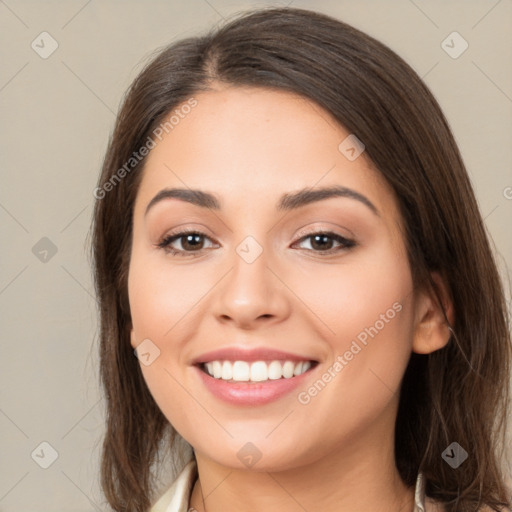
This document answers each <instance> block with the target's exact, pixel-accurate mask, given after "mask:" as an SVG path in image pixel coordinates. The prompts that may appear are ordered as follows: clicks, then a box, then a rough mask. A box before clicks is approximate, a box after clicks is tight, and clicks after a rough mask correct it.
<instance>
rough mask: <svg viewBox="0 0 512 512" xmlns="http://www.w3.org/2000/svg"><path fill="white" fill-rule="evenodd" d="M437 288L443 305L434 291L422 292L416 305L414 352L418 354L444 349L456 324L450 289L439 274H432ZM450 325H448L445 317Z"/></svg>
mask: <svg viewBox="0 0 512 512" xmlns="http://www.w3.org/2000/svg"><path fill="white" fill-rule="evenodd" d="M431 276H432V279H433V281H434V283H435V284H436V286H437V289H438V293H439V295H440V300H441V304H439V303H438V300H437V298H436V295H435V292H434V290H427V291H422V292H420V293H419V294H418V297H417V299H416V303H415V325H414V337H413V343H412V351H413V352H416V353H417V354H430V353H431V352H435V351H436V350H439V349H441V348H443V347H444V346H445V345H446V344H447V343H448V341H449V340H450V336H451V330H450V329H451V325H453V323H454V318H455V315H454V309H453V303H452V299H451V297H450V293H449V291H448V287H447V285H446V283H445V282H444V280H443V278H442V277H441V275H440V274H439V273H438V272H432V273H431ZM443 309H444V312H445V313H446V317H447V318H448V321H449V322H450V324H447V323H446V320H445V316H444V314H443Z"/></svg>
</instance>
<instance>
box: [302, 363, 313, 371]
mask: <svg viewBox="0 0 512 512" xmlns="http://www.w3.org/2000/svg"><path fill="white" fill-rule="evenodd" d="M310 368H311V361H306V362H305V363H303V364H302V373H306V372H307V371H308V370H309V369H310Z"/></svg>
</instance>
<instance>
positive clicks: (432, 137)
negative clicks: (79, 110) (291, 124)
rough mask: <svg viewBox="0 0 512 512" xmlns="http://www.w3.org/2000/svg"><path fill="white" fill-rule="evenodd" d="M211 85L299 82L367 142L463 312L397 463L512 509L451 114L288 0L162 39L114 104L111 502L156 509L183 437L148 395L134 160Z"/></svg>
mask: <svg viewBox="0 0 512 512" xmlns="http://www.w3.org/2000/svg"><path fill="white" fill-rule="evenodd" d="M214 81H217V82H222V83H227V84H231V85H235V86H236V85H244V86H255V87H265V88H276V89H279V90H286V91H291V92H294V93H298V94H300V95H302V96H303V97H306V98H308V99H310V100H313V101H314V102H316V103H317V104H318V105H320V106H321V107H323V108H324V109H326V110H327V111H328V112H330V113H331V114H332V115H333V116H334V118H335V119H337V120H338V121H339V123H340V124H341V125H342V126H344V127H345V128H346V129H347V130H348V131H349V132H350V133H354V134H356V136H357V137H358V138H359V139H360V140H361V141H363V143H364V145H365V147H366V155H367V156H368V157H369V158H370V159H371V161H372V162H373V164H374V165H375V167H376V168H377V169H378V170H379V171H380V172H381V173H382V175H383V176H384V177H385V178H386V180H387V181H388V183H389V184H390V185H391V186H392V188H393V189H394V191H395V193H396V196H397V198H398V202H399V208H400V211H401V215H402V217H403V220H404V224H405V226H406V230H405V238H406V240H405V241H406V244H407V248H408V256H409V262H410V265H411V270H412V273H413V278H414V284H415V287H417V288H419V287H427V288H428V289H430V290H431V291H432V292H433V293H435V294H436V295H437V296H438V297H439V295H438V293H437V289H436V286H435V283H434V282H433V281H432V279H431V277H430V272H432V271H434V270H435V271H438V272H440V274H441V275H442V276H443V277H444V279H445V281H446V283H447V285H448V288H449V290H450V294H451V297H452V299H453V304H454V310H455V323H454V325H452V326H451V327H452V329H453V335H452V337H451V339H450V341H449V343H448V344H447V345H446V347H444V348H443V349H441V350H438V351H436V352H434V353H432V354H428V355H420V354H412V355H411V359H410V362H409V365H408V367H407V370H406V372H405V375H404V378H403V381H402V386H401V394H400V403H399V410H398V415H397V419H396V430H395V441H396V442H395V458H396V465H397V468H398V470H399V472H400V475H401V477H402V478H403V480H404V482H405V483H406V484H407V485H413V484H414V482H415V480H416V477H417V475H418V472H419V471H421V472H423V474H424V476H425V479H426V493H427V495H428V496H431V497H433V498H435V499H437V500H439V501H441V502H444V503H445V506H446V510H447V511H450V512H452V511H453V512H455V511H474V510H477V509H478V507H481V506H483V505H487V506H489V507H491V508H492V509H493V510H500V509H501V507H504V506H510V496H509V495H508V494H507V493H508V490H507V488H506V485H505V476H504V472H505V471H504V467H503V464H502V462H501V461H500V456H501V450H502V449H503V446H504V442H505V435H506V412H507V406H508V403H509V379H510V360H511V353H512V351H511V343H510V332H509V319H508V315H507V310H506V303H505V299H504V291H503V288H502V286H503V285H502V283H501V281H500V277H499V274H498V271H497V265H496V262H495V259H494V255H493V252H492V250H491V248H490V243H489V240H488V238H487V236H486V230H485V227H484V224H483V221H482V217H481V215H480V213H479V210H478V207H477V202H476V200H475V195H474V192H473V189H472V186H471V183H470V180H469V178H468V174H467V172H466V170H465V167H464V164H463V161H462V158H461V155H460V153H459V150H458V148H457V145H456V143H455V141H454V138H453V136H452V133H451V131H450V128H449V126H448V123H447V121H446V119H445V117H444V115H443V113H442V112H441V109H440V107H439V105H438V103H437V102H436V100H435V99H434V97H433V95H432V94H431V93H430V92H429V90H428V89H427V87H426V86H425V85H424V83H423V82H422V81H421V79H420V78H419V77H418V76H417V74H416V73H415V72H414V71H413V70H412V69H411V67H409V66H408V65H407V64H406V63H405V62H404V61H403V60H402V59H401V58H400V57H398V56H397V55H396V54H395V53H394V52H393V51H391V50H390V49H389V48H387V47H386V46H385V45H383V44H382V43H380V42H378V41H376V40H375V39H373V38H372V37H370V36H368V35H366V34H364V33H362V32H360V31H359V30H357V29H355V28H353V27H351V26H349V25H347V24H345V23H342V22H340V21H338V20H336V19H334V18H331V17H328V16H326V15H323V14H319V13H316V12H312V11H307V10H302V9H292V8H269V9H261V10H257V11H252V12H249V13H244V14H242V15H239V16H237V17H236V18H235V19H232V20H230V21H229V23H227V24H225V25H224V26H222V27H220V28H215V29H212V30H211V31H210V32H209V33H208V34H206V35H204V36H201V37H194V38H188V39H184V40H180V41H178V42H175V43H173V44H171V45H170V46H168V47H166V48H165V49H163V50H161V51H159V52H158V54H157V55H156V57H154V58H153V59H152V61H151V62H150V63H149V64H147V65H146V67H145V68H144V69H143V71H142V72H141V73H140V74H139V76H138V77H137V78H136V79H135V81H134V82H133V84H132V85H131V87H130V89H129V90H128V92H127V94H126V96H125V98H124V102H123V105H122V107H121V110H120V112H119V114H118V116H117V122H116V125H115V128H114V132H113V135H112V137H111V139H110V142H109V147H108V150H107V152H106V156H105V160H104V163H103V169H102V172H101V176H100V178H99V182H98V188H97V189H96V190H95V197H96V198H97V200H96V204H95V212H94V222H93V247H92V251H93V258H94V272H95V284H96V291H97V296H98V302H99V314H100V333H99V338H100V358H101V380H102V385H103V387H104V392H105V395H106V404H107V430H106V434H105V438H104V443H103V456H102V466H101V483H102V488H103V491H104V494H105V496H106V498H107V500H108V502H109V503H110V505H111V506H112V507H113V509H114V510H119V511H120V510H123V511H137V512H142V511H145V510H147V509H148V508H149V506H150V504H151V503H152V501H153V500H154V499H155V496H154V482H153V481H152V478H153V474H152V470H153V469H155V464H156V463H157V462H158V457H159V454H160V453H161V449H162V447H163V446H171V447H173V446H174V445H175V442H176V440H177V438H179V435H178V434H177V433H176V431H175V430H174V429H173V427H172V425H169V423H168V422H167V420H166V419H165V417H164V416H163V414H162V413H161V411H160V410H159V408H158V407H157V405H156V403H155V401H154V400H153V398H152V396H151V394H150V392H149V390H148V388H147V386H146V384H145V381H144V379H143V377H142V373H141V370H140V366H139V362H138V361H137V359H136V357H134V354H133V350H132V348H131V345H130V338H129V330H130V326H131V324H130V322H131V319H130V309H129V304H128V295H127V273H128V266H129V263H130V247H131V237H132V215H133V205H134V200H135V196H136V194H137V189H138V184H139V182H140V176H141V171H142V168H143V166H144V162H145V158H141V159H140V161H137V162H135V163H134V161H133V160H130V159H133V154H134V153H135V152H138V150H139V149H140V148H141V147H142V146H144V145H145V144H146V143H147V141H148V137H150V136H151V134H152V133H154V130H155V128H156V127H158V126H159V124H160V123H161V122H162V121H163V120H164V118H165V117H166V116H167V115H169V113H170V112H172V111H173V109H175V108H177V107H178V106H179V105H181V104H183V103H184V102H187V100H189V99H190V98H191V97H193V95H194V93H198V92H199V91H207V90H208V87H209V85H210V84H211V83H213V82H214ZM127 162H131V164H130V166H129V167H127V166H126V163H127ZM123 166H124V167H123ZM122 168H124V170H125V172H121V171H120V169H122ZM445 316H446V315H445ZM453 441H456V442H457V443H459V444H460V445H461V446H462V447H463V448H464V449H465V450H466V451H468V452H469V457H468V459H467V460H466V461H465V462H464V463H463V464H462V465H461V466H460V467H458V468H457V470H454V469H452V468H451V467H450V466H449V465H448V464H447V463H446V462H445V461H444V460H443V458H442V457H441V454H442V452H443V451H444V450H445V449H446V447H447V446H448V445H450V444H451V443H452V442H453Z"/></svg>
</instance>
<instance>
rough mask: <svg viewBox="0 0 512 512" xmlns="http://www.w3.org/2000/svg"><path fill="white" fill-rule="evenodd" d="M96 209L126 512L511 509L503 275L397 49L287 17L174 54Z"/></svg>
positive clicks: (99, 281) (275, 13)
mask: <svg viewBox="0 0 512 512" xmlns="http://www.w3.org/2000/svg"><path fill="white" fill-rule="evenodd" d="M95 197H96V198H97V202H96V208H95V218H94V232H93V243H94V247H93V251H94V260H95V279H96V287H97V294H98V298H99V304H100V322H101V332H100V342H101V346H100V349H101V375H102V381H103V385H104V389H105V392H106V399H107V404H108V407H107V413H108V415H107V416H108V417H107V432H106V435H105V440H104V445H103V459H102V485H103V490H104V493H105V495H106V498H107V500H108V502H109V504H110V505H111V506H112V508H113V509H114V510H123V511H146V510H152V511H154V512H157V511H167V512H172V511H175V510H187V509H188V508H189V507H190V508H192V509H194V510H198V511H208V512H214V511H220V510H238V511H245V510H251V511H259V510H264V509H265V510H269V509H270V510H280V511H285V512H286V511H292V510H293V511H294V510H324V511H335V510H336V511H345V510H346V511H354V510H357V511H359V512H361V511H370V510H372V511H374V510H382V511H387V510H389V511H398V510H401V511H412V510H415V511H424V510H426V511H431V510H446V511H470V510H471V511H474V510H504V509H505V508H504V507H509V506H510V490H509V489H507V487H506V485H505V478H506V476H505V475H504V470H503V463H502V462H503V461H501V460H500V455H501V451H502V448H503V434H504V432H505V420H506V412H507V404H508V394H507V393H508V386H507V383H508V382H509V378H510V357H511V345H510V335H509V329H508V324H507V315H506V307H505V300H504V294H503V290H502V285H501V282H500V279H499V276H498V272H497V269H496V264H495V262H494V256H493V254H492V252H491V250H490V246H489V242H488V240H487V238H486V233H485V229H484V226H483V221H482V218H481V216H480V213H479V211H478V208H477V203H476V200H475V196H474V193H473V190H472V187H471V184H470V181H469V178H468V175H467V172H466V170H465V168H464V164H463V162H462V159H461V156H460V154H459V151H458V149H457V146H456V144H455V141H454V139H453V136H452V134H451V132H450V129H449V127H448V125H447V122H446V120H445V118H444V116H443V114H442V112H441V110H440V108H439V106H438V104H437V102H436V101H435V99H434V98H433V96H432V94H431V93H430V92H429V91H428V90H427V88H426V86H425V85H424V84H423V83H422V82H421V80H420V79H419V78H418V76H417V75H416V74H415V73H414V71H413V70H412V69H411V68H410V67H409V66H408V65H407V64H406V63H404V61H403V60H401V59H400V58H399V57H398V56H397V55H396V54H394V53H393V52H392V51H391V50H390V49H388V48H387V47H385V46H384V45H382V44H381V43H379V42H377V41H376V40H374V39H373V38H371V37H369V36H367V35H365V34H363V33H361V32H360V31H358V30H356V29H354V28H352V27H350V26H348V25H346V24H344V23H342V22H340V21H337V20H335V19H333V18H330V17H328V16H325V15H322V14H318V13H315V12H311V11H306V10H301V9H289V8H285V9H267V10H260V11H255V12H252V13H248V14H245V15H242V16H240V17H239V18H237V19H235V20H233V21H231V22H230V23H229V24H227V25H226V26H224V27H221V28H220V29H216V30H214V31H212V32H211V33H209V34H207V35H206V36H204V37H197V38H189V39H186V40H182V41H178V42H177V43H174V44H172V45H171V46H169V47H168V48H166V49H164V50H163V51H162V52H160V53H159V54H158V55H157V56H156V57H155V58H154V60H153V61H152V62H151V63H150V64H149V65H148V66H147V67H146V68H145V69H144V70H143V71H142V72H141V74H140V75H139V76H138V77H137V78H136V80H135V81H134V83H133V84H132V86H131V88H130V90H129V91H128V94H127V96H126V98H125V101H124V104H123V106H122V109H121V111H120V113H119V115H118V119H117V123H116V126H115V129H114V133H113V136H112V138H111V141H110V145H109V148H108V151H107V154H106V157H105V161H104V165H103V170H102V173H101V176H100V179H99V183H98V187H97V189H96V190H95ZM134 354H135V355H136V356H137V357H134ZM180 440H184V441H185V442H186V443H185V444H186V446H189V447H191V449H192V458H191V459H190V460H187V461H186V462H188V463H187V465H186V466H185V467H183V465H181V466H180V465H179V462H178V461H179V457H178V456H179V452H178V443H179V441H180ZM166 449H170V450H171V456H172V458H173V460H174V461H175V463H176V467H180V468H181V474H180V476H179V477H178V479H177V480H176V481H175V482H174V484H173V485H172V486H171V487H170V488H169V489H168V490H167V492H165V493H163V495H162V493H160V494H159V495H157V494H156V478H157V475H158V473H159V472H160V471H161V470H162V468H163V465H161V464H159V462H160V456H161V455H162V454H164V453H165V451H166ZM155 473H156V475H155Z"/></svg>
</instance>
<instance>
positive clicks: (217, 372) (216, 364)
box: [213, 361, 222, 379]
mask: <svg viewBox="0 0 512 512" xmlns="http://www.w3.org/2000/svg"><path fill="white" fill-rule="evenodd" d="M213 376H214V377H215V378H216V379H220V378H221V377H222V365H221V364H220V361H213Z"/></svg>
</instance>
